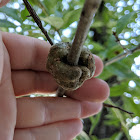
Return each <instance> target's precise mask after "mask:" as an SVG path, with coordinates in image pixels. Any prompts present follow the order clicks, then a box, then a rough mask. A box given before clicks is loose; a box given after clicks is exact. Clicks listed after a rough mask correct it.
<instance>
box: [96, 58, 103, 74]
mask: <svg viewBox="0 0 140 140" xmlns="http://www.w3.org/2000/svg"><path fill="white" fill-rule="evenodd" d="M94 60H95V66H96V69H95V73H94V77H96V76H98V75H100V74H101V73H102V71H103V67H104V64H103V61H102V60H101V59H100V58H99V56H97V55H94Z"/></svg>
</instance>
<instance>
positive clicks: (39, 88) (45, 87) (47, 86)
mask: <svg viewBox="0 0 140 140" xmlns="http://www.w3.org/2000/svg"><path fill="white" fill-rule="evenodd" d="M12 82H13V87H14V91H15V95H16V96H21V95H26V94H30V93H36V92H42V93H54V92H56V90H57V88H58V85H57V84H56V82H55V80H54V79H53V77H52V76H51V75H50V74H49V73H47V72H35V71H26V70H25V71H12Z"/></svg>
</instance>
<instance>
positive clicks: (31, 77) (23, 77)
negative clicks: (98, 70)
mask: <svg viewBox="0 0 140 140" xmlns="http://www.w3.org/2000/svg"><path fill="white" fill-rule="evenodd" d="M12 81H13V87H14V91H15V95H16V96H20V95H25V94H29V93H35V92H41V93H52V92H55V91H56V89H57V88H58V85H57V84H56V83H55V81H54V79H53V78H52V76H51V75H50V74H48V73H45V72H33V71H15V72H12ZM66 95H67V96H70V97H71V98H74V99H77V100H84V101H96V102H97V101H98V102H103V101H104V100H105V99H106V98H107V97H108V96H109V87H108V85H107V84H106V82H104V81H102V80H100V79H96V78H92V79H90V80H87V81H86V82H85V83H84V84H83V86H82V87H80V88H79V89H77V90H75V91H73V92H69V93H66Z"/></svg>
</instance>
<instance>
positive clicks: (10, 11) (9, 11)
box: [0, 0, 140, 140]
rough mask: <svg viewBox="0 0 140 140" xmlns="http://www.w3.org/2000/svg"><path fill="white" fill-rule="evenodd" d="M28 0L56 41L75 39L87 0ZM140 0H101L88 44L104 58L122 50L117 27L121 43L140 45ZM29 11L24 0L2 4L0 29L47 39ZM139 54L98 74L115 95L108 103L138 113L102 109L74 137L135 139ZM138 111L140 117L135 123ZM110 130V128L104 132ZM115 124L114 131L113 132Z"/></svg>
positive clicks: (139, 99)
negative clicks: (130, 131)
mask: <svg viewBox="0 0 140 140" xmlns="http://www.w3.org/2000/svg"><path fill="white" fill-rule="evenodd" d="M29 1H30V3H31V4H32V5H33V6H34V9H35V10H36V12H37V14H38V15H39V17H40V18H41V20H42V23H43V26H44V27H45V28H46V30H47V31H48V33H49V35H50V37H51V38H52V39H53V40H54V41H55V42H59V41H61V40H62V41H64V42H67V41H72V39H73V37H74V35H75V32H76V26H77V22H78V20H79V17H80V12H81V8H82V6H83V3H84V0H45V1H40V0H32V1H31V0H29ZM139 4H140V2H139V0H129V1H128V0H103V2H102V4H101V6H100V8H99V11H98V12H97V14H96V16H95V18H94V20H93V23H92V25H91V28H90V31H89V34H88V36H87V39H86V42H85V46H87V47H88V48H90V49H91V51H92V52H93V53H94V54H96V55H98V56H100V57H101V58H102V60H103V61H104V62H107V61H108V60H110V59H112V58H114V57H116V56H118V55H119V54H121V53H124V50H123V49H122V47H121V46H120V44H118V43H117V42H116V38H115V36H113V33H112V32H113V31H114V32H116V33H117V36H118V38H119V39H120V43H121V44H122V45H123V46H124V47H125V48H127V49H132V48H134V47H135V46H137V45H138V42H140V36H139V35H140V13H139V10H140V8H139ZM28 15H29V13H28V11H27V10H26V8H25V6H24V4H23V2H22V1H20V0H18V1H15V0H14V1H11V3H10V4H7V6H5V7H3V8H0V30H2V31H8V32H14V33H18V34H22V35H28V36H33V37H36V38H39V39H44V40H46V38H45V36H44V35H43V34H42V33H41V31H40V30H39V28H38V27H37V25H36V24H35V23H34V21H33V19H32V18H31V17H28V18H27V16H28ZM138 56H139V51H137V52H134V53H133V54H131V55H128V56H127V57H125V58H124V59H121V60H119V61H117V62H115V63H113V64H111V65H109V66H106V67H105V68H104V71H103V73H102V74H101V75H100V76H99V78H101V79H103V80H105V81H106V82H108V84H109V85H110V91H111V94H110V95H111V96H110V99H108V100H107V101H106V102H107V103H111V104H115V105H117V106H121V107H122V108H124V109H125V110H128V111H131V112H134V116H133V117H132V118H131V117H130V116H129V115H128V114H125V113H123V112H121V111H119V110H116V109H103V111H102V112H101V113H100V114H98V115H96V116H94V117H90V118H89V119H87V120H88V122H90V125H87V124H86V123H85V128H84V130H85V131H86V133H87V134H86V133H85V132H82V134H81V135H80V136H78V137H77V138H76V140H93V139H94V140H108V139H111V140H121V139H131V137H130V136H129V130H130V129H131V128H132V127H133V126H134V125H136V124H138V123H139V117H140V108H139V107H138V106H139V104H140V92H139V91H140V79H139V78H140V57H139V61H138V60H137V61H136V59H138ZM136 57H137V58H136ZM135 116H138V117H137V121H136V122H134V118H135ZM87 120H86V121H87ZM128 120H129V121H128ZM100 124H102V125H104V127H103V128H104V133H101V132H100V129H99V128H100V127H102V126H99V125H100ZM97 129H98V131H96V130H97ZM106 129H108V131H107V132H106V133H105V130H106ZM111 129H112V130H115V131H114V132H111V131H110V132H109V130H111ZM102 134H104V135H102Z"/></svg>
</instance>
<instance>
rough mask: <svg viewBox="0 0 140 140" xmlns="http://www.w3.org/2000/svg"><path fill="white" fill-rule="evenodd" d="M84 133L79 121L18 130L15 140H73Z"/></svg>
mask: <svg viewBox="0 0 140 140" xmlns="http://www.w3.org/2000/svg"><path fill="white" fill-rule="evenodd" d="M81 131H82V123H81V121H80V120H79V119H75V120H69V121H62V122H57V123H54V124H50V125H44V126H41V127H37V128H30V129H16V131H15V135H14V140H72V139H73V138H74V137H75V136H77V135H78V134H79V133H80V132H81Z"/></svg>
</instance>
